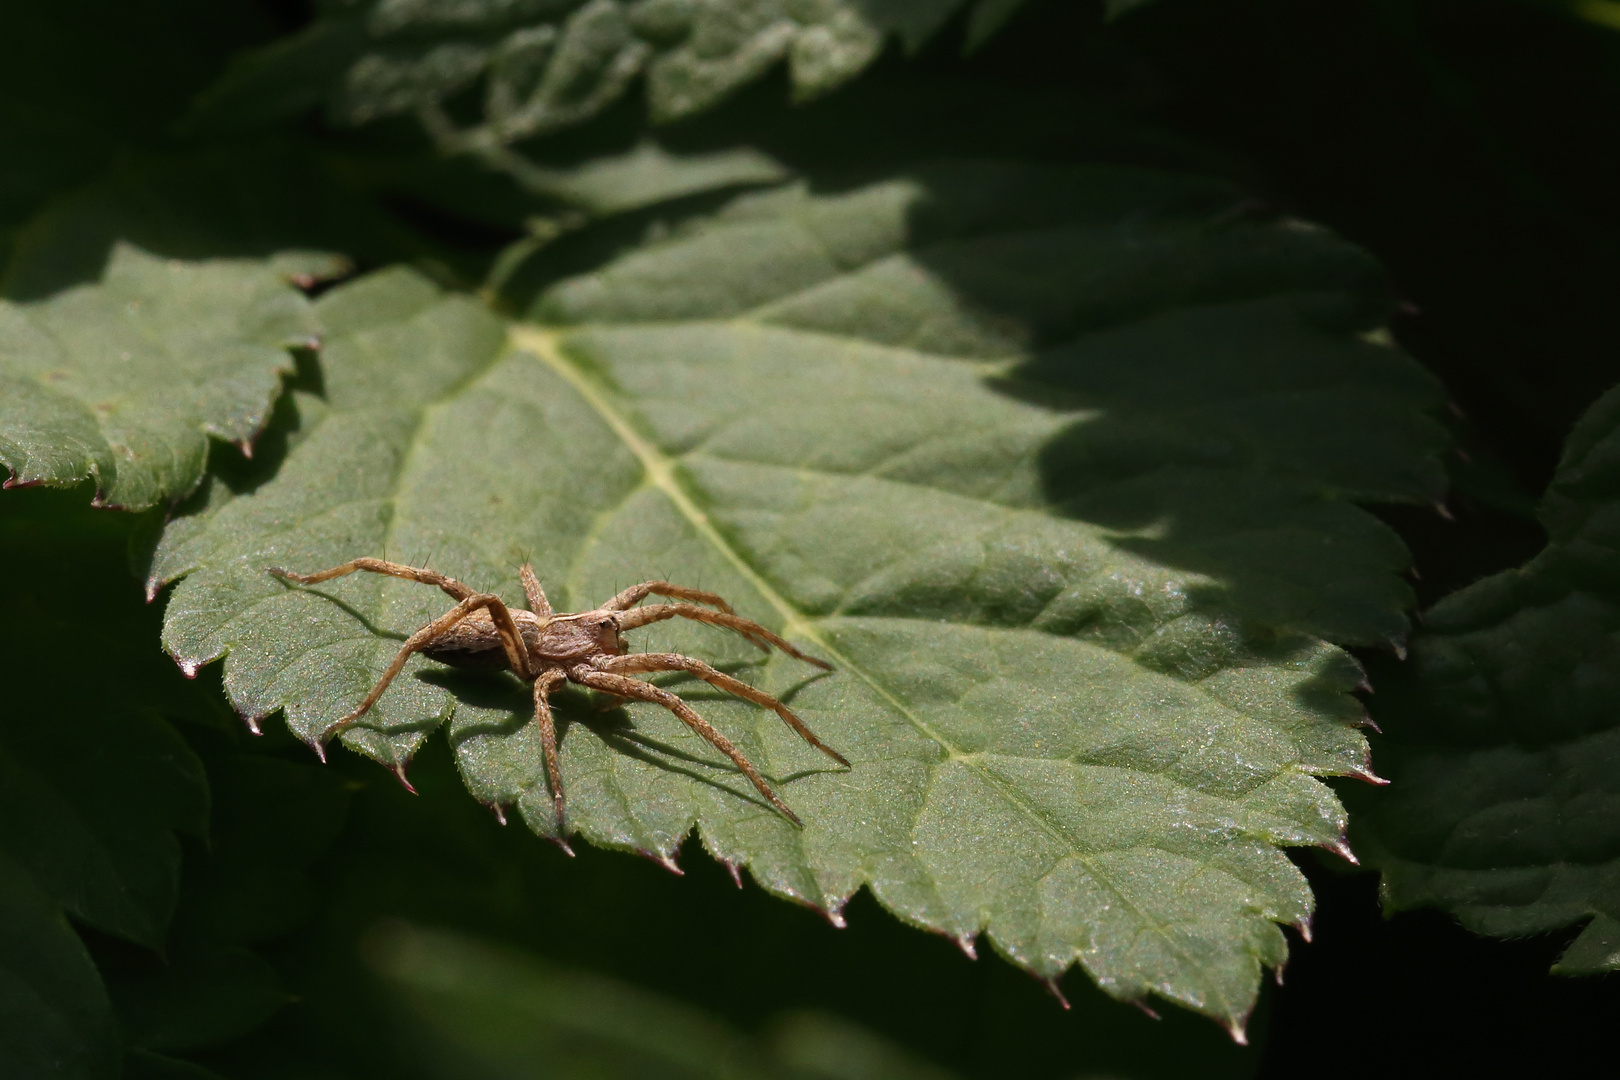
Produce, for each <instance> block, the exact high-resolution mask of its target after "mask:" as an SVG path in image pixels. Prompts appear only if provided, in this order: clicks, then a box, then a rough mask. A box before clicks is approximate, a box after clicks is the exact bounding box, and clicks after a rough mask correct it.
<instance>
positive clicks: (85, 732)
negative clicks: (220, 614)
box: [0, 492, 208, 1077]
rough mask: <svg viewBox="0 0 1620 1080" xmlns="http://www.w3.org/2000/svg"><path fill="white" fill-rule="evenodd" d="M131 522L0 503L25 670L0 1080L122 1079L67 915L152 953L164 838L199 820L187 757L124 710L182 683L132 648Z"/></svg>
mask: <svg viewBox="0 0 1620 1080" xmlns="http://www.w3.org/2000/svg"><path fill="white" fill-rule="evenodd" d="M130 524H131V520H130V519H129V518H127V517H123V516H115V515H109V514H104V513H102V514H97V513H95V512H93V511H91V510H90V509H89V508H88V507H87V506H85V505H84V499H83V496H82V494H78V493H73V492H61V493H55V492H52V493H46V492H26V493H23V492H9V493H6V494H5V495H3V496H0V562H3V564H4V565H5V567H6V571H7V575H8V583H7V586H6V588H5V589H3V590H0V653H3V654H4V655H5V656H6V658H7V661H8V663H9V664H10V665H12V669H13V670H14V671H15V672H20V673H26V677H18V678H14V679H12V680H10V682H9V683H8V687H7V693H6V697H5V700H4V703H3V705H0V906H3V907H4V908H5V911H4V913H3V914H0V927H3V930H0V1031H4V1032H5V1037H4V1038H0V1073H3V1074H4V1075H6V1076H19V1077H23V1076H27V1077H33V1076H61V1077H112V1076H116V1075H117V1074H118V1060H119V1056H120V1053H121V1050H120V1046H119V1042H120V1040H119V1035H118V1031H117V1029H116V1027H115V1025H114V1022H113V1017H112V1013H111V1011H110V1009H109V1005H108V1000H107V992H106V990H105V989H104V988H103V986H102V981H101V977H100V976H99V975H98V974H97V971H96V968H95V967H94V966H93V965H92V963H91V959H90V957H89V956H88V955H87V954H86V951H85V947H84V945H83V944H81V943H80V941H79V939H78V937H77V936H76V935H75V934H74V932H73V930H72V929H71V928H70V925H69V923H68V921H67V919H68V917H69V916H71V917H72V918H73V919H75V920H77V921H79V922H81V923H83V924H87V925H89V926H93V927H95V928H97V929H99V930H102V931H105V932H106V933H108V934H111V935H114V936H116V937H121V938H124V939H126V940H129V941H133V942H137V943H140V944H143V945H148V946H155V945H158V944H159V943H161V942H162V941H163V939H164V936H165V932H166V930H167V927H168V924H169V920H170V916H171V914H172V913H173V911H174V908H175V905H176V901H177V896H178V892H179V889H178V886H179V870H180V861H181V851H180V845H179V843H178V842H177V840H176V837H175V833H176V832H189V833H193V834H200V833H201V832H202V830H203V828H204V826H205V824H206V816H207V810H208V791H207V786H206V783H205V781H204V777H203V774H202V769H201V766H200V765H199V763H198V761H197V759H196V757H195V756H194V755H193V754H192V753H191V751H190V750H189V749H188V748H187V746H186V744H185V743H184V742H183V741H182V740H181V739H180V737H179V736H178V735H177V734H176V733H175V732H174V730H173V729H172V728H170V727H169V726H168V725H167V724H166V723H165V722H164V721H163V720H161V719H159V718H158V717H157V716H155V715H153V714H151V713H149V712H146V711H137V710H138V709H144V708H146V707H150V706H154V705H164V706H167V705H170V704H173V703H176V702H178V701H180V700H181V699H182V698H183V697H184V694H183V691H185V690H189V689H190V687H189V686H186V685H184V684H185V680H184V679H182V678H180V677H179V675H178V673H176V672H175V671H174V670H173V669H172V667H170V666H169V665H167V664H163V663H161V662H159V657H158V655H157V653H156V652H155V651H151V652H148V651H146V650H141V649H139V648H134V647H132V644H131V643H132V642H139V641H140V640H141V639H142V638H149V637H150V635H151V634H153V633H154V632H155V630H156V628H155V626H154V625H153V623H154V622H155V621H156V616H157V613H156V612H154V611H152V610H151V609H150V608H148V607H146V605H145V604H143V603H142V600H141V593H140V588H139V586H138V585H137V583H136V582H134V581H132V580H131V579H130V577H129V575H128V572H127V570H126V569H125V567H124V566H123V559H122V554H123V550H124V536H125V533H126V532H127V530H128V527H129V525H130ZM132 616H133V617H132ZM152 667H156V668H157V672H156V675H157V677H156V678H154V677H153V675H152V673H151V671H150V668H152ZM176 684H181V685H176Z"/></svg>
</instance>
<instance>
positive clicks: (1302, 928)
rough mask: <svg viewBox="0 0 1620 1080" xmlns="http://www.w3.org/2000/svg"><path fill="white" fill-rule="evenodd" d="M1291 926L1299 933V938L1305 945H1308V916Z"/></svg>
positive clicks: (1309, 938) (1309, 924)
mask: <svg viewBox="0 0 1620 1080" xmlns="http://www.w3.org/2000/svg"><path fill="white" fill-rule="evenodd" d="M1293 926H1294V929H1295V930H1297V931H1298V932H1299V936H1300V938H1302V939H1303V940H1304V942H1305V944H1307V945H1309V944H1310V943H1311V920H1310V916H1306V917H1305V918H1303V919H1301V920H1299V922H1297V923H1294V924H1293Z"/></svg>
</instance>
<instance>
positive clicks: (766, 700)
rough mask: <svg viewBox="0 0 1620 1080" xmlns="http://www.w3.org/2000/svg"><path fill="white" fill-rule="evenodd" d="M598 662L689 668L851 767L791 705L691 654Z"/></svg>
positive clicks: (609, 667)
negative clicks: (772, 714) (767, 711)
mask: <svg viewBox="0 0 1620 1080" xmlns="http://www.w3.org/2000/svg"><path fill="white" fill-rule="evenodd" d="M596 666H597V669H598V670H600V671H606V672H608V673H609V674H612V675H631V674H636V673H639V672H649V671H686V672H690V673H691V674H693V675H696V676H697V677H698V678H700V679H702V680H703V681H704V682H706V683H708V684H710V685H711V686H718V687H719V688H720V689H722V690H725V691H726V692H728V693H732V694H736V695H737V696H738V697H740V698H742V699H743V700H745V701H752V702H753V703H754V704H755V705H763V706H765V708H767V709H771V710H773V711H775V713H776V715H777V716H780V717H781V718H782V722H783V723H785V724H787V726H788V727H790V728H792V729H793V730H794V731H796V732H798V734H799V737H800V738H801V739H803V740H804V741H805V742H807V743H809V744H810V745H811V746H813V747H815V748H816V749H817V750H820V751H821V752H822V753H823V754H826V755H827V756H828V757H830V758H832V759H833V760H834V761H836V762H838V764H840V765H842V766H843V767H844V768H846V769H848V768H852V766H851V765H850V763H849V761H848V760H847V759H845V757H844V755H843V754H840V753H839V752H838V751H836V750H834V749H833V748H832V747H830V746H828V745H827V744H826V743H824V742H822V741H821V740H820V739H818V738H816V733H815V732H813V731H811V730H810V728H809V727H808V726H807V725H806V724H805V722H804V721H803V720H800V719H799V718H798V717H797V716H795V715H794V713H793V710H792V709H790V708H788V707H787V706H786V705H784V704H782V703H781V702H780V701H777V700H776V699H775V698H773V697H772V696H771V695H769V694H767V693H766V692H765V691H763V690H760V689H758V688H757V687H753V686H749V685H748V684H747V683H745V682H743V681H742V680H741V679H734V678H732V677H731V676H730V675H727V674H726V673H725V672H723V671H716V670H715V669H714V668H712V667H710V666H709V665H708V664H705V663H704V662H703V661H701V660H694V659H692V658H691V657H690V656H682V655H681V654H680V653H635V654H633V655H631V656H613V657H606V658H604V659H602V660H599V661H597V664H596Z"/></svg>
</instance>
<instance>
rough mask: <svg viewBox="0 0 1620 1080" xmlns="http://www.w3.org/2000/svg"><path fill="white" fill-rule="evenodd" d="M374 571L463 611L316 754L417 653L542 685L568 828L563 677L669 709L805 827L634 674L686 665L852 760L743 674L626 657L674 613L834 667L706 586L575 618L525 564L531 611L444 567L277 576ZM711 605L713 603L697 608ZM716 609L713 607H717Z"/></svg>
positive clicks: (546, 741) (683, 661) (393, 668)
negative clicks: (630, 639) (644, 633)
mask: <svg viewBox="0 0 1620 1080" xmlns="http://www.w3.org/2000/svg"><path fill="white" fill-rule="evenodd" d="M357 570H368V571H370V572H372V573H374V574H389V575H392V576H393V577H400V578H406V579H408V580H410V581H419V582H421V583H422V584H424V585H436V586H438V587H439V588H440V589H442V590H444V591H445V592H446V593H448V594H449V595H450V596H451V597H452V598H453V599H455V600H457V601H459V602H458V603H457V604H456V606H455V607H453V608H451V609H450V610H449V611H447V612H446V613H445V614H443V615H441V616H439V617H438V618H437V619H434V620H433V621H432V622H430V623H428V624H427V625H426V626H424V627H422V628H421V629H420V630H418V631H417V632H416V633H414V634H412V635H411V636H410V637H409V638H407V639H406V641H405V644H404V646H403V647H402V648H401V649H400V650H399V654H398V655H397V656H395V657H394V662H393V663H391V664H389V665H388V670H387V671H385V672H383V675H382V678H380V679H378V680H377V685H376V686H373V687H372V688H371V692H370V693H368V694H367V695H366V696H365V698H364V699H363V700H362V701H361V702H360V704H359V706H358V707H356V708H355V710H354V711H353V712H351V713H349V715H347V716H345V717H343V718H342V719H340V720H338V721H336V722H334V723H333V724H331V725H330V726H328V727H327V728H326V729H325V730H324V731H322V732H321V734H320V735H319V736H318V737H317V739H316V741H315V746H316V750H317V752H321V753H322V756H323V757H324V747H325V745H326V743H327V742H329V741H330V740H332V739H333V738H335V737H336V736H338V735H341V734H342V733H343V732H345V731H347V730H348V729H349V728H351V727H353V726H354V725H355V724H356V723H357V722H359V720H360V718H361V717H362V716H364V715H365V714H366V713H367V711H369V710H370V709H371V707H372V706H373V705H375V704H377V700H378V699H379V698H381V697H382V695H383V692H384V691H385V690H387V689H388V684H389V683H391V682H393V681H394V678H395V676H397V675H398V674H399V673H400V671H401V670H402V669H403V668H404V667H405V661H407V660H409V659H410V657H411V654H412V653H418V652H419V653H422V654H423V655H424V656H427V657H428V658H429V659H432V660H437V661H439V662H440V663H444V664H449V665H451V666H452V667H461V668H500V667H506V668H510V669H511V670H512V672H513V673H514V674H516V675H517V676H518V678H520V679H523V680H524V681H525V682H528V683H531V684H533V686H534V724H535V726H536V727H537V728H539V730H540V745H541V747H542V748H543V750H544V754H545V765H546V778H547V780H549V781H550V783H551V799H552V806H553V808H554V809H555V811H556V814H557V829H558V832H559V834H564V830H563V788H562V773H561V770H560V769H559V767H558V764H557V727H556V724H555V723H554V722H553V720H552V717H551V703H550V701H549V698H550V695H551V693H552V691H554V690H556V689H557V688H558V687H560V686H562V685H563V684H564V683H569V682H572V683H578V684H579V685H581V686H587V687H590V688H591V689H593V690H599V691H602V692H603V693H605V694H609V695H611V696H612V697H613V698H614V699H620V698H629V699H631V700H633V701H646V702H651V703H652V704H654V705H661V706H663V707H664V708H666V709H668V710H669V711H670V712H672V713H674V714H675V715H676V716H677V717H679V718H680V719H681V720H682V721H683V722H684V723H685V724H686V726H687V727H689V728H691V729H692V730H693V731H695V732H697V733H698V734H699V735H701V736H703V737H704V738H705V739H707V740H709V742H710V743H712V744H713V745H714V747H715V749H717V750H719V751H720V752H721V753H722V754H724V755H726V756H727V757H728V758H730V759H731V760H732V762H733V763H735V764H736V766H737V768H738V769H740V770H742V773H743V775H745V776H747V777H748V779H749V780H750V781H752V782H753V785H754V787H755V788H756V789H758V791H759V793H760V794H761V795H763V796H764V797H765V798H766V800H767V801H769V802H770V804H771V805H772V806H774V807H776V809H778V810H780V811H781V812H782V815H783V816H784V817H786V818H787V819H788V820H789V821H791V822H793V824H795V825H802V824H803V822H801V821H800V820H799V817H798V815H797V814H795V813H794V812H793V811H792V810H791V809H789V808H788V805H787V803H785V802H783V801H782V800H781V798H780V797H779V796H778V795H777V794H776V792H775V791H773V790H771V786H770V785H769V784H767V783H766V782H765V778H764V777H763V776H761V775H760V772H759V770H758V769H756V768H754V765H753V763H752V762H750V761H749V760H748V759H747V758H746V757H744V756H743V753H742V751H740V750H738V749H737V748H736V746H734V745H732V742H731V740H730V739H727V738H726V737H725V736H724V735H722V734H720V732H718V731H716V730H715V729H714V727H713V725H711V724H710V723H709V722H708V721H707V720H705V719H703V717H701V716H699V715H698V714H697V713H695V712H693V711H692V709H691V707H690V706H688V705H687V704H686V702H684V701H682V700H681V699H680V698H679V697H676V696H675V695H674V694H672V693H670V692H669V691H668V690H665V689H663V688H662V687H658V686H654V685H652V684H651V683H647V682H643V681H642V680H640V679H632V678H630V676H631V675H638V674H643V673H646V672H653V671H685V672H689V673H690V674H692V675H695V676H697V677H698V678H700V679H702V680H704V681H705V682H708V683H711V684H712V685H714V686H717V687H719V688H720V689H722V690H725V691H728V692H730V693H732V694H735V695H737V696H738V697H740V698H742V699H744V700H745V701H751V702H753V703H754V704H756V705H763V706H765V707H766V708H768V709H774V710H775V711H776V715H778V716H780V717H781V718H782V720H783V721H784V722H785V723H786V724H787V726H788V727H790V728H792V729H793V730H794V731H796V732H798V734H799V735H800V737H802V738H803V739H804V741H805V742H807V743H809V744H810V745H811V746H814V747H815V748H816V749H817V750H820V751H821V752H822V753H824V754H826V755H827V756H828V757H830V758H832V759H833V760H834V761H836V762H838V764H840V765H842V766H843V767H844V768H846V769H847V768H849V767H850V764H849V762H848V761H847V760H846V759H845V758H844V756H843V755H842V754H840V753H839V752H838V751H836V750H834V749H833V748H832V747H830V746H828V745H827V744H826V743H824V742H822V741H821V740H820V739H818V738H816V735H815V732H813V731H811V730H810V729H809V728H808V727H807V726H805V723H804V721H803V720H800V719H799V718H798V717H797V716H795V715H793V711H792V710H791V709H789V708H788V707H787V706H786V705H784V704H782V703H781V702H780V701H778V700H776V699H775V698H774V697H772V696H771V695H769V694H767V693H765V692H764V691H763V690H756V689H755V688H754V687H752V686H749V685H748V684H747V683H745V682H742V681H741V680H739V679H734V678H732V677H731V676H730V675H727V674H725V673H724V672H721V671H716V670H715V669H714V668H712V667H710V666H709V665H708V664H705V663H704V662H703V661H701V660H694V659H692V658H691V657H689V656H682V655H680V654H679V653H636V654H631V655H626V654H625V651H624V638H623V636H622V635H623V633H624V631H626V630H634V629H636V628H637V627H639V626H646V625H647V624H648V623H655V622H662V621H663V620H665V619H673V618H682V619H692V620H695V621H697V622H701V623H709V624H710V625H712V626H722V627H725V628H726V629H728V630H735V631H736V632H737V633H739V634H742V635H743V636H744V637H746V638H748V639H749V640H750V641H752V642H753V643H754V644H755V645H758V646H759V647H760V648H761V649H765V650H766V651H767V652H768V651H769V650H770V646H772V645H774V646H776V647H777V648H778V649H781V650H782V651H783V652H785V653H787V654H788V655H789V656H792V657H794V658H796V659H799V660H803V661H804V662H805V663H807V664H814V665H815V666H816V667H819V668H822V669H824V670H828V671H831V670H832V665H831V664H829V663H827V662H826V661H825V660H818V659H816V658H815V657H813V656H806V655H805V654H804V653H802V652H800V651H799V650H798V649H796V648H794V647H793V646H792V645H791V644H789V643H788V642H786V641H784V640H782V639H781V638H780V637H778V636H776V635H775V634H773V633H771V632H770V631H769V630H767V629H765V627H763V626H761V625H759V624H758V623H756V622H752V621H750V620H748V619H744V618H742V617H741V616H739V615H738V614H736V613H735V612H734V611H732V610H731V605H729V604H727V603H726V602H725V601H724V600H722V599H721V598H720V597H718V596H716V595H715V594H714V593H711V592H704V591H703V590H701V589H689V588H687V587H686V586H684V585H672V584H670V583H669V582H667V581H644V582H642V583H641V584H640V585H632V586H630V587H629V588H628V589H625V590H624V591H623V592H621V593H619V595H617V596H615V597H614V598H613V599H611V600H609V601H608V602H607V603H605V604H603V605H602V606H601V607H599V608H596V609H595V610H593V611H579V612H575V613H573V614H571V615H558V614H556V613H554V612H553V611H552V610H551V605H550V604H549V603H548V602H547V601H546V594H545V591H544V590H543V589H541V588H540V581H539V579H538V578H536V577H535V576H534V568H533V567H531V566H530V565H529V564H528V563H524V564H523V566H522V567H521V568H519V570H518V577H519V578H520V579H522V581H523V592H524V594H525V596H527V597H528V601H529V610H527V611H524V610H522V609H521V608H508V607H507V606H506V605H505V604H504V603H502V602H501V598H500V597H498V596H496V595H495V594H494V593H480V592H474V591H473V590H472V589H471V588H470V587H469V586H467V585H464V584H462V583H461V582H459V581H457V580H456V579H454V578H451V577H446V576H445V575H444V574H441V573H439V572H438V571H436V570H427V569H421V568H417V567H414V566H405V565H402V564H400V563H392V562H385V561H383V560H382V559H367V558H362V559H354V560H352V561H350V562H346V563H344V564H343V565H342V566H334V567H332V569H330V570H322V571H320V572H319V573H315V574H295V573H293V572H292V571H290V570H283V569H281V568H280V567H275V566H273V567H270V568H269V572H270V573H271V574H274V575H275V576H276V577H278V578H282V579H284V580H287V581H294V582H297V583H298V584H300V585H315V584H319V583H320V582H322V581H330V580H332V579H333V578H337V577H343V576H344V575H345V574H352V573H354V572H355V571H357ZM648 596H667V597H669V598H671V599H673V600H685V601H695V603H676V604H649V605H647V606H646V607H636V606H635V605H637V604H639V603H641V601H643V600H645V599H646V598H647V597H648ZM697 604H707V605H708V607H698V606H697ZM709 608H714V609H715V610H713V611H711V610H709Z"/></svg>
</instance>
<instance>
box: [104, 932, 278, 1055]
mask: <svg viewBox="0 0 1620 1080" xmlns="http://www.w3.org/2000/svg"><path fill="white" fill-rule="evenodd" d="M113 993H114V1003H115V1005H116V1006H117V1010H118V1018H119V1021H120V1022H121V1023H122V1025H123V1028H124V1033H125V1039H126V1040H127V1041H128V1042H129V1043H130V1044H131V1045H133V1046H137V1047H140V1048H142V1049H146V1050H153V1051H166V1052H171V1053H173V1052H177V1051H178V1052H184V1051H187V1050H195V1049H199V1048H202V1047H207V1046H212V1045H215V1044H217V1043H221V1042H224V1041H226V1040H228V1039H232V1038H235V1037H236V1036H238V1035H241V1034H243V1033H244V1032H247V1031H251V1030H253V1029H254V1028H255V1027H258V1026H259V1024H261V1023H263V1022H264V1021H265V1020H266V1019H268V1018H269V1016H270V1015H271V1014H272V1013H274V1012H275V1011H276V1010H277V1009H279V1008H281V1006H282V1004H283V1003H285V1001H286V993H285V992H284V991H283V990H282V989H281V985H280V980H278V979H277V977H276V973H275V971H274V969H272V968H271V967H270V965H269V963H268V962H266V961H265V959H264V958H263V957H261V956H259V955H258V954H257V953H254V952H250V951H249V950H247V949H244V948H242V947H240V946H234V947H227V948H223V949H218V950H210V951H206V952H201V953H194V954H192V955H187V956H181V957H178V958H173V957H171V958H170V959H169V961H168V962H167V963H165V964H164V966H163V968H162V969H161V970H160V971H159V972H157V973H156V975H155V977H153V978H148V979H141V980H129V981H125V982H123V983H121V984H117V983H115V984H114V985H113Z"/></svg>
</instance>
